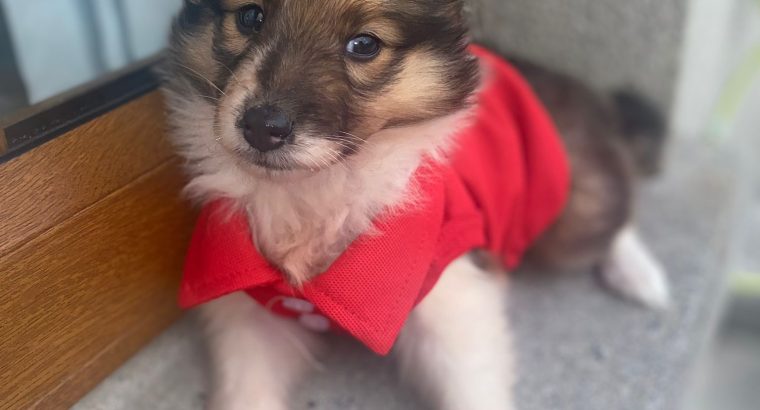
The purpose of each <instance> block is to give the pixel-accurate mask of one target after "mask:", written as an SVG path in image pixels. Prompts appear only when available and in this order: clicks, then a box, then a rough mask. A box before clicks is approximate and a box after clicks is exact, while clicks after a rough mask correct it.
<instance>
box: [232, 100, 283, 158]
mask: <svg viewBox="0 0 760 410" xmlns="http://www.w3.org/2000/svg"><path fill="white" fill-rule="evenodd" d="M242 125H243V136H244V137H245V140H246V141H248V143H249V144H251V146H252V147H254V148H256V149H257V150H259V151H261V152H268V151H274V150H276V149H278V148H280V147H282V146H283V145H285V143H286V142H287V140H288V137H290V134H291V133H292V132H293V122H292V121H291V120H290V117H288V115H287V114H285V113H284V112H283V111H282V110H281V109H279V108H276V107H272V106H270V105H265V106H263V107H256V108H251V109H249V110H248V111H246V112H245V114H243V121H242Z"/></svg>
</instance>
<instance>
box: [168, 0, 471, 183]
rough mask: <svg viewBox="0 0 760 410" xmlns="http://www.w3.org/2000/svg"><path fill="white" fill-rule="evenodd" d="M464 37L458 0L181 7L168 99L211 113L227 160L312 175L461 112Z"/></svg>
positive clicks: (465, 84) (219, 0) (217, 1)
mask: <svg viewBox="0 0 760 410" xmlns="http://www.w3.org/2000/svg"><path fill="white" fill-rule="evenodd" d="M466 35H467V30H466V27H465V23H464V19H463V17H462V4H461V0H186V4H185V7H184V9H183V11H182V12H181V15H180V16H179V17H178V19H177V21H176V23H175V26H174V30H173V35H172V48H171V50H172V51H171V54H170V58H169V68H170V74H171V75H170V76H169V78H168V80H169V81H168V85H167V88H168V89H169V91H170V92H171V93H172V94H174V96H175V98H176V97H177V96H179V97H180V98H187V99H201V100H203V101H204V104H206V105H208V107H206V108H208V109H209V110H211V111H213V113H214V119H213V122H214V124H213V128H214V132H213V135H208V136H207V137H208V138H209V139H210V140H213V141H215V142H216V143H218V144H220V145H221V146H222V147H223V148H224V152H225V155H230V154H231V155H234V156H235V158H236V159H237V160H239V162H241V163H244V164H250V165H252V168H254V169H264V170H269V171H272V170H275V171H280V172H287V171H296V170H312V171H313V170H318V169H322V168H325V167H329V166H331V165H333V164H335V163H336V162H339V161H343V160H344V159H346V158H348V157H350V156H351V155H353V154H355V153H357V152H359V151H360V150H361V149H362V147H363V146H364V144H365V142H367V141H368V140H371V139H372V138H373V137H374V136H375V135H376V134H378V133H379V132H380V131H382V130H386V129H389V128H394V127H403V126H408V125H414V124H417V123H421V122H424V121H429V120H432V119H435V118H438V117H442V116H446V115H449V114H453V113H455V112H458V111H460V110H462V109H463V108H465V107H466V105H467V101H468V98H469V96H470V95H471V94H472V93H473V91H474V90H475V88H476V86H477V84H478V80H479V79H478V67H477V63H476V61H475V60H474V59H473V58H472V57H470V56H469V54H468V53H467V50H466Z"/></svg>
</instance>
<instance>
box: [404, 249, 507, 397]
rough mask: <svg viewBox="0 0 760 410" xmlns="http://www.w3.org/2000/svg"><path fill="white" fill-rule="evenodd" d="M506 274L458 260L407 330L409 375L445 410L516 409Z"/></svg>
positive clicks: (447, 271)
mask: <svg viewBox="0 0 760 410" xmlns="http://www.w3.org/2000/svg"><path fill="white" fill-rule="evenodd" d="M505 290H506V278H505V275H497V274H493V273H488V272H485V271H483V270H481V269H479V268H478V267H477V266H476V265H475V264H474V262H473V261H472V259H471V257H469V256H464V257H462V258H459V259H458V260H456V261H455V262H454V263H452V264H451V265H450V266H449V267H448V268H447V269H446V271H445V272H444V274H443V276H442V277H441V280H440V282H439V283H438V284H437V285H436V287H435V288H434V289H433V291H432V292H431V293H430V294H429V295H428V296H427V298H425V300H424V301H423V302H422V303H421V304H420V305H419V306H418V307H417V308H416V309H415V311H414V312H413V313H412V315H411V316H410V318H409V321H408V322H407V325H406V327H405V329H404V331H403V332H402V334H401V337H400V339H399V343H398V354H399V358H400V360H401V370H402V372H403V376H405V377H407V378H408V379H409V380H410V381H412V382H414V383H416V384H417V385H418V387H420V388H421V390H422V393H423V394H425V395H426V396H427V398H428V399H430V400H431V402H432V403H433V404H435V406H436V407H435V408H436V409H441V410H474V409H477V410H492V409H493V410H508V409H513V408H514V406H513V404H512V385H513V383H514V377H515V376H514V371H513V352H512V344H511V338H510V333H509V328H508V322H507V317H506V314H505V309H504V307H505V303H504V302H505V298H506V292H505Z"/></svg>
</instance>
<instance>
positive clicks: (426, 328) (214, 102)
mask: <svg viewBox="0 0 760 410" xmlns="http://www.w3.org/2000/svg"><path fill="white" fill-rule="evenodd" d="M462 8H463V1H462V0H186V2H185V7H184V9H183V10H182V12H181V14H180V16H179V17H178V18H177V21H176V24H175V26H174V30H173V35H172V41H171V43H172V47H171V52H170V57H169V61H168V62H167V70H166V72H167V75H166V80H167V82H166V86H165V93H166V96H167V101H168V106H169V112H170V122H171V125H172V127H173V134H174V141H175V142H176V144H177V146H178V148H179V151H180V152H181V154H182V155H183V156H184V157H185V158H186V159H187V168H188V170H189V172H190V174H191V177H192V180H191V182H190V184H189V185H188V192H189V193H190V194H191V195H192V196H193V197H194V198H195V199H197V200H198V201H201V202H205V201H208V200H211V199H214V198H218V197H225V198H231V199H234V200H235V201H236V202H237V204H238V205H239V207H240V209H241V210H244V211H247V214H248V217H249V220H250V222H251V226H252V227H253V229H254V237H255V240H256V246H257V247H258V248H259V251H260V252H262V254H263V255H264V256H265V257H267V259H269V260H270V261H271V262H272V263H273V264H274V265H276V266H278V267H279V268H280V269H281V271H282V272H284V274H286V275H287V276H288V279H289V280H290V281H291V282H293V283H302V282H304V281H307V280H309V279H311V278H313V277H314V276H315V275H317V274H319V273H320V272H322V271H324V270H325V268H326V267H328V266H329V265H330V264H331V263H332V262H333V261H334V260H335V259H336V257H337V256H338V255H340V254H341V253H342V252H343V251H344V250H345V248H346V247H347V246H348V244H350V243H351V242H352V241H353V240H354V239H355V238H356V237H357V236H358V235H360V234H361V233H363V232H365V231H367V230H368V229H370V228H371V221H372V220H373V218H374V217H375V216H376V215H377V214H378V213H379V212H381V211H383V210H385V209H388V208H389V207H395V206H401V205H403V204H404V203H405V202H406V201H408V200H409V198H408V197H409V194H408V191H407V186H408V183H409V180H410V177H411V176H412V174H413V173H414V171H415V170H416V169H417V168H418V166H419V165H420V162H421V161H422V159H423V157H425V156H433V157H436V156H438V153H440V152H443V151H445V149H446V148H447V146H448V143H449V140H450V137H451V136H452V135H453V134H455V133H456V132H457V130H458V129H460V128H461V127H463V126H464V125H466V120H467V117H468V112H469V109H470V106H471V102H472V101H473V99H472V98H471V97H472V96H473V94H474V93H475V92H476V90H477V88H478V86H479V82H480V78H479V66H478V63H477V61H476V60H475V59H473V58H472V57H471V56H470V55H469V54H468V52H467V45H468V44H467V41H468V40H467V36H468V30H467V26H466V22H465V19H464V17H463V12H462ZM525 72H526V75H528V77H529V79H533V80H536V81H535V82H536V87H537V92H538V93H539V95H541V96H542V97H543V98H544V100H545V102H546V103H547V106H548V107H549V109H550V110H551V111H552V112H553V113H554V114H555V119H556V120H557V123H558V125H559V126H560V128H561V130H562V131H563V134H565V135H566V138H567V145H568V149H569V151H570V155H571V160H572V163H573V167H574V171H575V176H576V181H575V184H574V192H573V197H572V199H571V202H570V204H569V206H568V210H567V211H566V212H565V214H564V215H563V217H562V218H561V220H560V221H559V222H558V223H557V225H556V226H555V228H554V229H553V230H552V231H551V232H549V233H548V234H547V235H546V236H545V237H544V239H543V240H542V242H541V243H539V244H538V245H537V247H536V249H535V250H534V252H533V256H534V257H535V259H536V260H539V261H544V262H550V263H552V264H556V265H560V266H566V265H567V264H568V263H572V264H574V265H589V266H590V265H595V264H596V265H603V266H604V267H605V269H604V272H605V273H606V277H608V278H609V279H610V281H611V283H612V284H613V285H615V287H616V289H618V290H620V291H622V292H624V293H625V294H627V295H630V296H632V297H634V298H636V299H639V300H642V301H645V302H647V303H649V304H652V305H661V304H664V303H665V301H666V300H667V288H666V286H665V282H664V279H663V277H662V272H661V270H660V269H659V267H658V266H657V264H656V263H655V262H654V261H653V260H652V259H651V257H649V256H648V254H647V252H646V249H645V248H644V247H643V246H642V245H641V243H640V242H639V240H638V239H637V237H636V236H635V234H634V233H633V231H632V230H631V229H630V228H626V226H627V223H628V219H629V207H630V197H631V190H632V189H631V181H632V179H633V177H632V175H633V172H632V167H631V166H630V165H629V164H630V163H631V161H630V160H629V159H627V157H626V151H625V150H624V149H622V148H621V146H622V145H623V144H622V142H623V141H624V139H623V138H617V136H619V135H621V134H622V132H621V128H620V127H619V126H618V124H619V121H617V120H616V119H615V114H614V111H612V110H610V109H609V107H607V105H605V104H604V103H602V102H600V101H599V100H598V99H597V98H596V97H595V96H593V94H590V93H589V92H587V91H586V90H585V88H583V87H581V86H579V85H577V84H575V83H572V82H570V81H568V80H566V79H563V78H561V77H556V76H553V75H550V74H548V73H545V72H543V71H541V70H539V69H535V68H532V67H528V66H526V67H525ZM440 157H442V156H440ZM504 286H505V284H504V275H491V274H489V273H487V272H485V271H484V269H482V268H480V267H479V266H478V264H476V263H475V258H471V257H463V258H460V259H459V260H457V261H455V262H454V263H452V264H451V266H449V267H448V268H447V269H446V271H445V272H444V274H443V276H442V279H441V281H440V282H439V284H438V285H437V286H436V288H435V289H434V290H433V292H432V293H431V294H430V295H429V296H428V297H427V298H426V299H425V300H424V301H423V302H422V303H421V304H420V305H419V306H418V307H417V309H416V310H415V311H414V312H413V314H412V316H411V317H410V319H409V321H408V324H407V326H406V328H405V330H404V331H403V333H402V335H401V338H400V340H399V342H398V345H397V349H396V352H397V354H398V356H399V358H400V360H401V362H402V363H401V364H402V365H401V368H402V369H403V370H404V374H405V376H407V377H408V378H409V379H410V380H411V381H412V382H414V383H416V384H417V385H418V386H419V387H420V388H421V390H422V392H424V393H425V394H426V395H427V396H428V397H429V398H430V400H431V402H432V404H433V405H434V406H435V408H439V409H452V410H453V409H458V410H470V409H480V410H487V409H510V408H513V403H512V392H511V385H512V382H513V377H514V372H513V370H512V368H511V366H512V357H511V348H510V337H509V332H508V323H507V322H506V317H505V316H504V315H502V314H500V312H502V311H503V305H504V302H505V300H504V299H505V292H504ZM454 295H456V296H454ZM454 297H456V298H457V299H456V300H455V301H453V302H452V298H454ZM201 315H202V317H203V318H204V321H205V324H206V327H207V330H208V332H207V333H208V338H209V345H210V349H211V357H212V361H213V371H214V375H213V376H214V378H213V380H214V386H213V391H212V395H211V397H210V401H209V408H211V409H265V410H278V409H285V408H287V397H288V390H289V389H291V388H292V387H293V385H294V384H295V383H297V382H298V381H299V379H300V376H302V375H303V374H304V373H305V372H306V371H307V370H308V369H309V368H310V367H311V365H312V364H313V363H314V361H315V358H314V357H315V355H316V354H317V353H318V352H319V340H318V337H317V335H315V334H313V333H311V332H309V331H307V330H305V329H303V328H301V327H300V326H299V325H298V324H296V323H294V322H291V321H288V320H285V319H281V318H279V317H275V316H273V315H270V314H269V313H268V312H267V311H265V310H264V309H263V308H261V307H260V306H258V305H257V304H255V303H254V302H253V301H252V299H250V298H249V297H247V296H245V295H241V294H235V295H231V296H228V297H225V298H222V299H220V300H218V301H215V302H212V303H210V304H209V305H207V306H205V307H203V308H202V309H201ZM472 317H479V318H481V320H479V321H472V320H470V318H472Z"/></svg>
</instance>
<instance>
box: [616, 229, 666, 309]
mask: <svg viewBox="0 0 760 410" xmlns="http://www.w3.org/2000/svg"><path fill="white" fill-rule="evenodd" d="M601 270H602V272H601V273H602V277H603V278H604V280H605V282H606V283H607V285H608V286H609V287H610V288H612V289H613V290H615V291H617V292H619V293H620V294H622V295H623V296H625V297H627V298H629V299H632V300H634V301H637V302H639V303H642V304H644V305H646V306H648V307H652V308H659V309H664V308H667V306H668V305H669V303H670V291H669V289H668V282H667V278H666V276H665V270H664V269H663V268H662V266H661V265H660V264H659V262H658V261H657V260H656V259H655V258H654V256H652V254H651V253H650V252H649V249H647V247H646V245H644V243H643V242H642V241H641V238H639V236H638V234H637V233H636V231H635V230H634V229H633V228H632V227H626V228H624V229H623V230H621V231H620V232H619V233H618V234H617V236H616V237H615V240H614V242H613V244H612V248H611V250H610V254H609V255H608V256H607V258H606V259H605V261H604V262H603V263H602V267H601Z"/></svg>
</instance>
